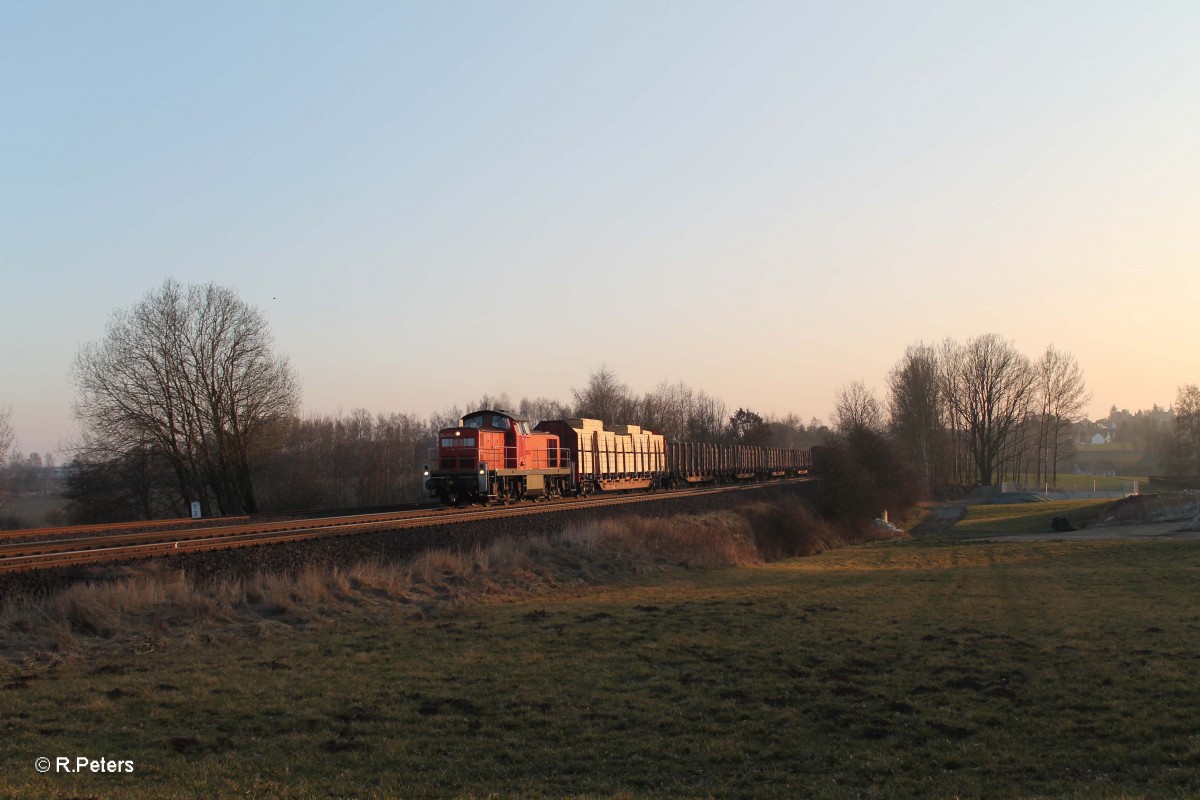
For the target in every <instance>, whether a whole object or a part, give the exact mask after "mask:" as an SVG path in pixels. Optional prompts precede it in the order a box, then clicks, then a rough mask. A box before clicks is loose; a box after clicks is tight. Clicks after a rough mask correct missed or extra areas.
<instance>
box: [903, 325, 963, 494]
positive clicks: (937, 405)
mask: <svg viewBox="0 0 1200 800" xmlns="http://www.w3.org/2000/svg"><path fill="white" fill-rule="evenodd" d="M945 399H946V398H945V394H944V391H943V384H942V380H941V367H940V365H939V364H938V357H937V351H936V350H934V348H932V347H930V346H928V345H926V344H924V343H922V344H916V345H911V346H909V347H908V349H907V350H905V351H904V356H903V357H902V358H901V359H900V361H899V362H898V363H897V364H896V366H895V367H893V368H892V371H891V373H890V374H889V375H888V412H889V424H888V427H889V428H890V429H891V432H892V436H893V437H894V439H895V440H896V444H897V446H898V447H899V449H900V451H901V453H902V454H903V455H904V456H905V457H907V459H908V460H909V462H910V463H911V464H912V465H913V467H914V469H915V471H916V473H917V475H918V478H919V480H920V482H921V484H922V489H923V490H924V491H925V492H926V493H928V492H930V491H932V490H933V487H934V486H935V485H937V484H940V483H942V482H944V481H945V480H946V478H947V475H946V474H945V466H946V464H945V462H946V450H947V446H948V444H949V439H948V436H947V432H946V428H947V424H946V423H947V419H946V417H947V414H946V402H945Z"/></svg>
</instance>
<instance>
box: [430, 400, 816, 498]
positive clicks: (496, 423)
mask: <svg viewBox="0 0 1200 800" xmlns="http://www.w3.org/2000/svg"><path fill="white" fill-rule="evenodd" d="M811 469H812V453H811V452H810V451H808V450H787V449H783V448H777V447H755V446H749V445H728V444H702V443H695V442H671V441H667V439H666V437H664V436H663V435H662V434H661V433H656V432H655V431H652V430H649V429H645V430H644V429H642V428H641V427H639V426H637V425H614V426H612V427H611V428H606V427H605V425H604V423H603V422H602V421H600V420H595V419H566V420H546V421H543V422H541V423H539V424H538V426H537V427H536V428H534V429H531V428H530V426H529V420H527V419H525V418H524V417H521V416H519V415H517V414H513V413H512V412H509V411H500V410H491V409H483V410H481V411H476V412H473V413H471V414H467V415H466V416H465V417H463V418H462V419H461V420H459V423H458V426H457V427H453V428H445V429H443V430H442V431H440V432H439V433H438V446H437V447H436V448H433V449H432V450H430V463H429V464H427V465H426V466H425V469H424V475H425V489H426V491H428V492H429V496H430V497H433V498H437V499H439V500H441V501H442V502H443V503H446V504H447V505H458V504H460V503H464V502H465V503H489V502H500V503H507V502H514V501H517V500H522V499H526V498H530V499H547V498H553V497H562V496H568V495H569V496H585V495H588V494H591V493H593V492H612V491H620V490H629V489H643V490H655V489H669V488H674V487H677V486H683V485H689V484H693V485H694V484H717V483H735V482H739V481H762V480H768V479H772V478H788V477H797V476H801V475H807V474H808V473H809V472H810V471H811Z"/></svg>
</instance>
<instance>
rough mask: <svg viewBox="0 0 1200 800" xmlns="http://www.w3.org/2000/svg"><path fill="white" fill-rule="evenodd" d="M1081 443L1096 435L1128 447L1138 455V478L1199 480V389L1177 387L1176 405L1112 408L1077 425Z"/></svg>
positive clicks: (1194, 387)
mask: <svg viewBox="0 0 1200 800" xmlns="http://www.w3.org/2000/svg"><path fill="white" fill-rule="evenodd" d="M1079 434H1080V440H1081V441H1082V442H1088V441H1090V440H1091V438H1092V437H1093V436H1095V435H1097V434H1099V435H1100V436H1101V437H1103V439H1104V441H1105V443H1113V444H1121V445H1127V446H1129V447H1131V448H1133V449H1134V450H1135V451H1137V452H1138V453H1139V454H1140V458H1139V460H1138V462H1137V472H1136V474H1138V475H1162V476H1174V477H1176V478H1183V479H1186V478H1197V477H1200V387H1197V386H1196V385H1195V384H1185V385H1184V386H1180V387H1179V388H1178V390H1177V393H1176V396H1175V404H1174V405H1173V406H1168V407H1167V408H1161V407H1160V406H1158V405H1157V404H1155V405H1154V406H1153V407H1152V408H1150V409H1142V410H1138V411H1135V412H1130V411H1129V410H1128V409H1118V408H1117V407H1116V406H1113V407H1112V408H1111V409H1110V410H1109V412H1108V417H1106V418H1105V419H1102V420H1096V421H1095V422H1091V421H1088V422H1084V423H1083V424H1082V425H1080V426H1079Z"/></svg>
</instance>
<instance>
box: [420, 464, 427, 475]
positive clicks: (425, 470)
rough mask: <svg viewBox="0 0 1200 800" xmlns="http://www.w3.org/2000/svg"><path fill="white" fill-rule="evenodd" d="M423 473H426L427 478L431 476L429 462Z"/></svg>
mask: <svg viewBox="0 0 1200 800" xmlns="http://www.w3.org/2000/svg"><path fill="white" fill-rule="evenodd" d="M421 474H422V475H424V476H425V477H426V478H428V477H429V465H428V464H426V465H425V471H424V472H422V473H421Z"/></svg>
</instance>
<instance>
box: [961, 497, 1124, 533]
mask: <svg viewBox="0 0 1200 800" xmlns="http://www.w3.org/2000/svg"><path fill="white" fill-rule="evenodd" d="M1117 502H1118V501H1116V500H1054V501H1051V502H1049V503H1046V502H1042V503H998V504H996V505H974V506H968V507H967V509H966V513H965V514H964V516H963V518H962V519H961V520H959V521H958V523H957V524H956V525H955V526H954V532H955V533H956V534H988V533H995V534H1019V533H1045V532H1047V531H1049V530H1050V529H1051V527H1050V525H1051V522H1052V521H1053V519H1054V518H1055V517H1066V518H1067V519H1069V520H1070V521H1071V524H1072V525H1073V526H1074V527H1075V528H1077V529H1082V528H1086V527H1088V526H1089V525H1091V524H1092V523H1093V522H1095V521H1096V519H1097V518H1098V517H1099V516H1100V514H1101V513H1102V512H1103V511H1104V510H1105V509H1108V508H1111V507H1112V506H1114V505H1116V503H1117Z"/></svg>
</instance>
